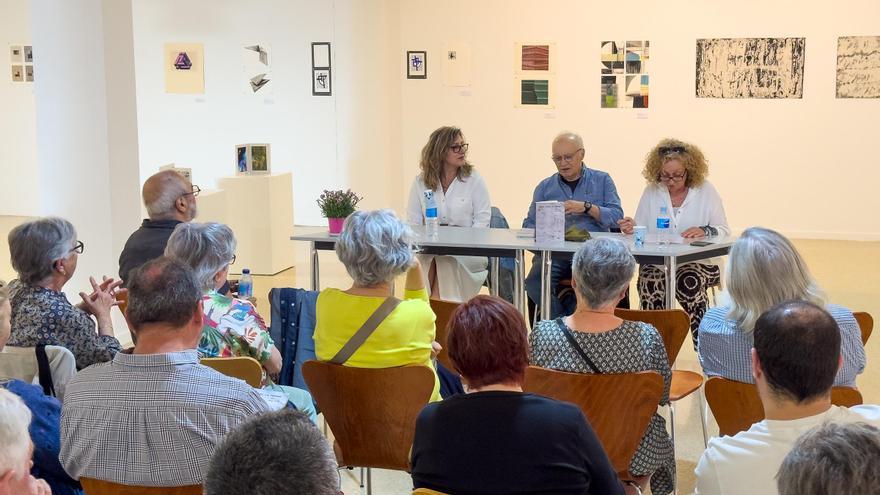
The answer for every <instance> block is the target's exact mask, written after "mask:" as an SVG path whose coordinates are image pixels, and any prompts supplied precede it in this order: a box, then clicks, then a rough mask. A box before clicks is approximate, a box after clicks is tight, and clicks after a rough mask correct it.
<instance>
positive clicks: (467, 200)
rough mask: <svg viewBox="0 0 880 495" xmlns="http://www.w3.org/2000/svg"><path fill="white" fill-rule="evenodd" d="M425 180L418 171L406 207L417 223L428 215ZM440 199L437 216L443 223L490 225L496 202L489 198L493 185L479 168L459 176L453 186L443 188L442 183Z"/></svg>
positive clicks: (436, 194) (410, 219) (410, 218)
mask: <svg viewBox="0 0 880 495" xmlns="http://www.w3.org/2000/svg"><path fill="white" fill-rule="evenodd" d="M425 189H427V188H426V187H425V184H424V183H423V182H422V179H421V174H419V175H417V176H416V178H415V180H414V181H413V185H412V187H411V188H410V191H409V202H408V204H407V207H406V216H407V221H408V222H409V223H411V224H414V225H423V224H424V223H425V222H424V218H425V195H424V194H423V193H424V191H425ZM434 199H436V200H437V216H438V217H439V218H440V224H441V225H454V226H457V227H488V226H489V220H490V219H491V218H492V202H491V201H490V200H489V189H488V188H487V187H486V181H484V180H483V177H482V176H480V174H479V173H478V172H477V171H476V170H472V171H471V175H470V177H465V178H464V180H461V179H459V178H458V177H456V178H455V179H454V180H453V181H452V184H450V185H449V189H447V190H446V192H445V193H444V192H443V187H442V186H439V185H438V187H437V189H435V190H434Z"/></svg>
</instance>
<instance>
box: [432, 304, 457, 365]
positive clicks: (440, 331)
mask: <svg viewBox="0 0 880 495" xmlns="http://www.w3.org/2000/svg"><path fill="white" fill-rule="evenodd" d="M460 305H461V303H457V302H452V301H440V300H437V299H431V309H433V310H434V315H436V316H437V320H436V321H435V322H434V326H435V328H436V329H437V332H436V336H435V337H434V340H436V341H437V342H438V343H439V344H440V345H441V346H442V347H443V350H441V351H440V354H438V355H437V360H438V361H440V362H441V363H443V366H446V369H448V370H450V371H454V370H455V366H453V365H452V360H451V359H449V353H448V352H446V336H447V335H448V331H447V328H446V325H448V324H449V319H450V318H451V317H452V312H453V311H455V308H457V307H459V306H460Z"/></svg>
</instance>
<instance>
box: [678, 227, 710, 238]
mask: <svg viewBox="0 0 880 495" xmlns="http://www.w3.org/2000/svg"><path fill="white" fill-rule="evenodd" d="M681 236H682V237H684V238H685V239H699V238H700V237H706V233H705V232H703V229H702V228H700V227H691V228H689V229H687V230H685V231H684V232H682V233H681Z"/></svg>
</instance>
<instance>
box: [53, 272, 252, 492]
mask: <svg viewBox="0 0 880 495" xmlns="http://www.w3.org/2000/svg"><path fill="white" fill-rule="evenodd" d="M128 291H129V293H128V311H127V317H128V324H129V326H130V327H131V329H132V330H133V331H134V332H135V333H137V335H138V340H137V344H136V345H135V347H134V350H133V351H131V352H130V353H129V352H128V351H126V352H120V353H117V354H116V356H115V357H114V358H113V361H112V362H109V363H102V364H98V365H95V366H91V367H89V368H87V369H84V370H82V371H80V372H79V373H77V375H76V376H75V377H74V378H73V379H72V380H70V382H69V383H68V385H67V394H66V396H65V398H64V404H63V405H62V411H61V453H60V455H59V458H60V459H61V464H62V465H63V466H64V469H65V470H66V471H67V473H68V474H70V476H71V477H73V478H76V479H78V478H80V477H87V478H97V479H101V480H106V481H111V482H114V483H120V484H124V485H136V486H182V485H198V484H201V483H202V481H203V479H204V475H205V471H206V470H207V466H208V461H209V460H210V458H211V454H212V453H213V452H214V448H215V447H216V446H217V444H218V443H219V441H220V439H221V438H222V437H223V435H225V434H226V433H227V432H229V431H230V430H232V429H233V428H235V426H236V425H238V424H239V423H242V422H243V421H244V420H246V419H248V418H250V417H253V416H256V415H258V414H261V413H263V412H267V411H269V406H268V404H266V402H265V401H264V400H263V399H262V398H261V396H260V394H259V393H258V391H257V390H255V389H253V388H252V387H250V386H248V385H247V384H246V383H245V382H243V381H242V380H238V379H235V378H230V377H228V376H226V375H222V374H220V373H219V372H217V371H214V370H213V369H211V368H208V367H207V366H203V365H201V364H199V356H198V352H197V351H196V345H197V343H198V341H199V337H200V336H201V334H202V303H201V298H202V290H201V288H200V287H199V285H198V284H197V283H196V280H195V277H194V275H193V272H192V269H191V268H189V267H188V266H186V265H185V264H183V263H182V262H180V261H177V260H173V259H169V258H166V257H161V258H157V259H155V260H152V261H148V262H147V263H145V264H144V265H142V266H141V267H139V268H136V269H135V270H134V272H132V274H131V280H130V281H129V287H128Z"/></svg>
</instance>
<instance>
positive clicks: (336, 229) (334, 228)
mask: <svg viewBox="0 0 880 495" xmlns="http://www.w3.org/2000/svg"><path fill="white" fill-rule="evenodd" d="M327 222H328V223H329V224H330V234H331V235H339V234H340V233H341V232H342V224H343V223H345V219H344V218H328V219H327Z"/></svg>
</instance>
